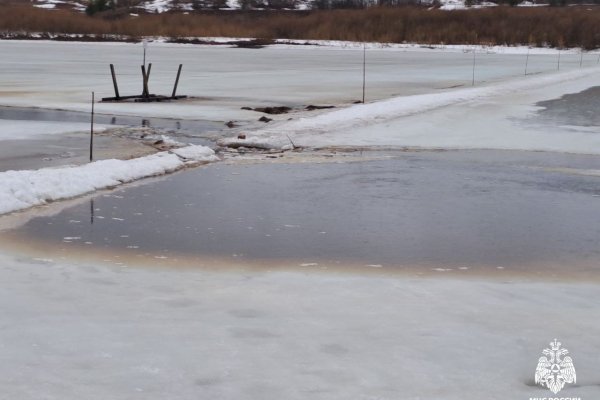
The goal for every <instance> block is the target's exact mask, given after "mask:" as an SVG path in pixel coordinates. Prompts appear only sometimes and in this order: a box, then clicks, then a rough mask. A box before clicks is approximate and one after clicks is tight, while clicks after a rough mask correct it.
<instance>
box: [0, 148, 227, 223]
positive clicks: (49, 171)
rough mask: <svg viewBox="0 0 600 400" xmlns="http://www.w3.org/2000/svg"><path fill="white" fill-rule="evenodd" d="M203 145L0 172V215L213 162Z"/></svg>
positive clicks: (214, 157) (209, 151) (212, 153)
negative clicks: (80, 163) (191, 163)
mask: <svg viewBox="0 0 600 400" xmlns="http://www.w3.org/2000/svg"><path fill="white" fill-rule="evenodd" d="M216 160H217V157H216V156H215V153H214V151H212V150H211V149H210V148H208V147H205V146H187V147H183V148H180V149H176V150H173V151H172V152H161V153H157V154H152V155H150V156H146V157H140V158H134V159H132V160H115V159H110V160H102V161H96V162H92V163H89V164H85V165H80V166H73V167H61V168H44V169H40V170H36V171H6V172H2V173H0V214H5V213H9V212H13V211H18V210H23V209H26V208H29V207H33V206H37V205H42V204H46V203H48V202H52V201H56V200H61V199H67V198H71V197H75V196H80V195H83V194H86V193H90V192H94V191H96V190H99V189H106V188H110V187H114V186H118V185H121V184H123V183H126V182H132V181H135V180H138V179H142V178H146V177H150V176H157V175H163V174H167V173H170V172H173V171H176V170H178V169H181V168H183V167H184V166H185V165H186V164H187V163H189V162H202V161H216Z"/></svg>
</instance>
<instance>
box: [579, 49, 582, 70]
mask: <svg viewBox="0 0 600 400" xmlns="http://www.w3.org/2000/svg"><path fill="white" fill-rule="evenodd" d="M582 66H583V47H582V48H581V58H579V68H581V67H582Z"/></svg>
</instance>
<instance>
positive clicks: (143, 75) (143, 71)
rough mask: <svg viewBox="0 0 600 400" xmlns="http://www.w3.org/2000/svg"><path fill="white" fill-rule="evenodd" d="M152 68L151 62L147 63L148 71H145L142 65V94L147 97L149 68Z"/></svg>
mask: <svg viewBox="0 0 600 400" xmlns="http://www.w3.org/2000/svg"><path fill="white" fill-rule="evenodd" d="M151 69H152V63H149V64H148V72H146V67H145V66H143V65H142V77H143V84H144V87H143V90H142V96H144V97H148V96H149V95H150V92H149V91H148V80H149V79H150V70H151Z"/></svg>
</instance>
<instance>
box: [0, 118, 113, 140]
mask: <svg viewBox="0 0 600 400" xmlns="http://www.w3.org/2000/svg"><path fill="white" fill-rule="evenodd" d="M105 128H106V127H105V126H101V125H94V131H95V132H100V131H102V130H104V129H105ZM89 129H90V124H89V123H88V124H84V123H77V122H55V121H22V120H6V119H0V141H2V140H26V139H38V138H41V137H44V136H45V135H53V134H61V133H69V132H82V131H89Z"/></svg>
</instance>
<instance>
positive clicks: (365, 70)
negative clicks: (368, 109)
mask: <svg viewBox="0 0 600 400" xmlns="http://www.w3.org/2000/svg"><path fill="white" fill-rule="evenodd" d="M366 78H367V44H366V43H365V42H363V85H362V102H363V104H365V87H366V80H367V79H366Z"/></svg>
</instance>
